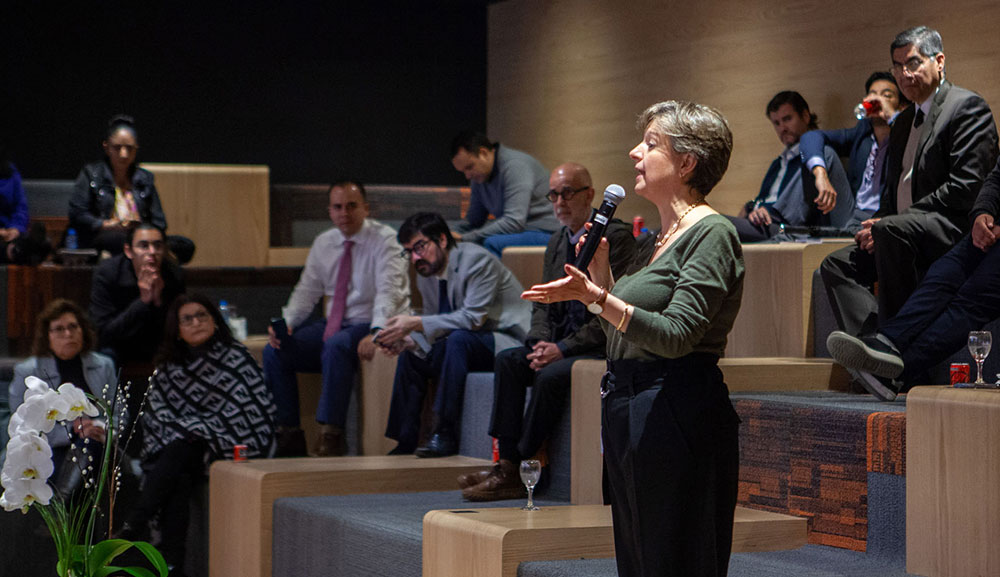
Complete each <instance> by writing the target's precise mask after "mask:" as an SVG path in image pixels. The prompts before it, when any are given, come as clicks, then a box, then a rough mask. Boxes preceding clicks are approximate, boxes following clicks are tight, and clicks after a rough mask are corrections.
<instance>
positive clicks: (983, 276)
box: [879, 235, 1000, 384]
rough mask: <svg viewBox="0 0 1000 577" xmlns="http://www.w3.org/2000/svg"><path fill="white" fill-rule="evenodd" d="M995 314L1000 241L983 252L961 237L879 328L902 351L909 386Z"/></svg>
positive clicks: (999, 309) (999, 310)
mask: <svg viewBox="0 0 1000 577" xmlns="http://www.w3.org/2000/svg"><path fill="white" fill-rule="evenodd" d="M997 316H1000V245H996V244H995V245H993V246H992V247H991V248H990V249H989V250H987V251H986V252H983V251H981V250H979V249H978V248H976V247H975V246H974V245H973V244H972V237H971V236H970V235H966V236H965V238H963V239H962V240H960V241H959V242H958V244H957V245H955V247H954V248H953V249H951V250H950V251H949V252H948V253H947V254H945V255H944V256H942V257H941V258H939V259H938V260H937V261H935V262H934V264H933V265H931V267H930V269H929V270H928V271H927V275H926V276H925V277H924V279H923V281H922V282H921V283H920V286H919V287H917V290H915V291H914V292H913V294H912V295H910V298H909V299H908V300H907V301H906V304H904V305H903V307H902V308H901V309H900V310H899V313H898V314H896V316H894V317H893V318H891V319H890V320H889V321H887V322H886V323H885V324H884V325H883V327H882V328H881V329H880V330H879V332H881V333H882V334H884V335H885V336H887V337H889V338H890V339H892V342H893V343H894V344H895V345H896V347H897V348H898V349H899V350H900V351H901V352H902V354H903V363H904V369H903V374H902V375H901V376H900V379H901V380H902V381H903V382H904V383H907V384H910V383H911V382H912V381H913V380H914V379H915V378H916V379H919V378H921V377H922V376H923V375H924V374H925V373H926V372H927V370H928V369H931V368H933V367H934V366H936V365H937V364H938V363H941V362H943V361H944V360H945V359H947V358H948V357H949V356H951V355H952V354H953V353H954V352H955V351H957V350H959V349H961V348H962V347H963V346H964V345H965V343H966V339H967V338H968V336H969V331H975V330H979V329H981V328H982V327H983V325H985V324H986V323H988V322H990V321H991V320H993V319H995V318H996V317H997Z"/></svg>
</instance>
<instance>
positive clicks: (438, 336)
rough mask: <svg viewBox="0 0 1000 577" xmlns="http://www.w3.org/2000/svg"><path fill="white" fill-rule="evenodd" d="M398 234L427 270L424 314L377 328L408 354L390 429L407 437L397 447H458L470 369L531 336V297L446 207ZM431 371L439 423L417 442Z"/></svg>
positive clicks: (420, 216) (439, 451)
mask: <svg viewBox="0 0 1000 577" xmlns="http://www.w3.org/2000/svg"><path fill="white" fill-rule="evenodd" d="M397 238H398V239H399V242H400V244H402V245H403V250H404V252H405V253H406V255H407V257H408V258H409V259H410V261H411V262H413V265H414V267H415V268H416V270H417V273H418V274H419V275H420V276H419V278H418V279H417V287H418V288H419V289H420V295H421V297H422V298H423V314H422V315H419V316H418V315H399V316H396V317H393V318H391V319H389V321H388V322H386V324H385V327H383V328H382V330H381V331H380V332H379V333H378V334H377V335H376V342H377V343H378V345H379V346H380V347H382V348H383V349H384V350H386V351H387V352H389V353H392V354H400V358H399V362H398V364H397V365H396V378H395V381H394V382H393V391H392V401H391V405H390V409H389V423H388V425H387V427H386V436H387V437H389V438H390V439H395V440H396V441H398V442H399V445H398V446H397V447H396V448H395V449H394V450H393V454H409V453H413V452H414V450H415V449H416V454H417V456H418V457H443V456H447V455H453V454H455V453H457V452H458V429H459V420H460V418H461V410H462V396H463V393H464V390H465V378H466V376H467V375H468V374H469V372H470V371H491V370H493V361H494V355H495V353H496V352H497V351H501V350H503V349H506V348H510V347H513V346H517V345H519V344H520V343H521V342H523V341H524V337H525V335H526V334H527V331H528V325H529V323H530V317H531V309H530V304H529V303H528V302H527V301H523V300H521V292H522V291H523V288H522V287H521V284H520V283H519V282H517V279H516V278H514V275H513V274H512V273H511V272H510V271H509V270H507V268H506V267H504V266H503V264H501V263H500V261H499V260H497V258H496V257H495V256H493V255H492V254H490V252H489V251H487V250H486V249H485V248H483V247H481V246H479V245H477V244H472V243H466V242H463V243H461V244H457V243H456V242H455V239H454V238H453V237H452V235H451V231H450V230H449V229H448V224H447V223H446V222H445V221H444V218H442V217H441V215H440V214H437V213H430V212H421V213H417V214H415V215H413V216H411V217H409V218H408V219H406V220H405V221H404V222H403V224H402V226H400V228H399V234H398V235H397ZM428 379H434V380H436V381H437V383H438V386H437V394H436V395H435V398H434V416H435V421H434V428H433V434H432V435H431V438H430V440H429V441H428V443H427V445H426V446H423V447H420V448H419V449H417V441H418V436H419V433H420V410H421V407H422V405H423V399H424V394H425V392H426V388H427V380H428Z"/></svg>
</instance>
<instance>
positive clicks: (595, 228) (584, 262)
mask: <svg viewBox="0 0 1000 577" xmlns="http://www.w3.org/2000/svg"><path fill="white" fill-rule="evenodd" d="M623 200H625V189H624V188H622V187H620V186H618V185H617V184H609V185H608V187H607V188H605V189H604V202H602V203H601V207H600V208H598V209H597V212H595V213H594V215H593V216H592V217H590V231H589V232H587V240H586V241H584V243H583V247H581V248H580V254H578V255H576V262H575V263H574V264H573V266H575V267H576V268H578V269H580V270H581V271H583V272H585V273H586V272H587V266H589V265H590V259H592V258H594V253H595V252H597V247H598V245H600V244H601V238H602V237H603V236H604V229H606V228H608V221H609V220H611V217H613V216H614V215H615V209H616V208H618V203H620V202H621V201H623Z"/></svg>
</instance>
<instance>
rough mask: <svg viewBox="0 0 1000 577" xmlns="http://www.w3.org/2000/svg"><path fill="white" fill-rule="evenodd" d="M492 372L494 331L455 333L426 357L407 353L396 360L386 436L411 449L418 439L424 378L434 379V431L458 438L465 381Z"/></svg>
mask: <svg viewBox="0 0 1000 577" xmlns="http://www.w3.org/2000/svg"><path fill="white" fill-rule="evenodd" d="M491 370H493V333H491V332H487V331H468V330H464V329H460V330H455V331H452V332H451V333H449V334H448V336H447V337H445V338H443V339H440V340H438V341H436V342H435V343H434V344H433V345H432V346H431V352H430V354H428V355H427V357H425V358H420V357H418V356H417V355H415V354H413V353H411V352H409V351H407V352H405V353H403V354H401V355H400V356H399V362H398V363H397V364H396V378H395V380H394V381H393V383H392V401H391V402H390V406H389V423H388V425H387V426H386V431H385V436H386V437H389V438H390V439H395V440H397V441H399V445H400V447H403V448H404V449H406V450H408V451H410V450H413V449H415V448H416V446H417V441H418V437H419V436H420V410H421V408H422V406H423V403H424V395H425V393H426V392H427V380H428V379H437V383H438V387H437V394H436V395H435V397H434V415H435V417H436V421H437V425H436V427H435V432H447V433H450V434H452V435H454V436H455V437H456V438H457V436H458V422H459V419H460V418H461V417H462V397H463V396H464V395H465V378H466V377H467V376H468V375H469V373H470V372H472V371H491Z"/></svg>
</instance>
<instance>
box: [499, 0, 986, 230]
mask: <svg viewBox="0 0 1000 577" xmlns="http://www.w3.org/2000/svg"><path fill="white" fill-rule="evenodd" d="M904 6H905V12H903V7H904ZM998 22H1000V4H998V3H996V2H995V1H991V0H955V1H953V2H949V3H946V4H945V3H941V2H929V1H926V0H914V1H911V2H906V3H898V2H886V1H882V0H867V1H860V0H842V1H840V2H819V1H816V0H799V1H795V2H783V1H781V0H778V1H774V0H721V1H719V0H708V1H703V2H678V1H676V0H668V1H663V0H634V1H629V2H613V1H610V0H550V1H538V0H506V1H504V2H499V3H495V4H492V5H491V6H490V8H489V24H488V28H489V50H488V53H489V72H488V74H489V76H488V100H487V119H488V130H489V135H490V136H491V137H492V138H494V139H498V140H500V141H502V142H504V143H506V144H508V145H510V146H513V147H515V148H520V149H522V150H525V151H527V152H530V153H531V154H533V155H535V156H536V157H537V158H538V159H539V160H541V161H542V163H543V164H545V165H546V166H549V167H554V166H556V165H557V164H559V163H561V162H565V161H568V160H574V161H577V162H580V163H582V164H584V165H585V166H587V167H588V168H589V169H590V171H591V174H592V175H593V177H594V183H595V187H602V188H603V187H604V186H605V185H607V184H608V183H611V182H617V183H620V184H622V185H624V186H625V188H626V190H627V191H629V192H630V193H631V185H632V183H633V182H634V178H635V172H634V171H633V169H632V162H631V161H630V160H629V159H628V157H627V154H628V151H629V150H630V149H631V148H632V147H633V146H634V145H635V144H636V143H637V142H638V139H639V132H638V131H637V130H636V128H635V119H636V116H637V115H638V114H639V113H640V112H641V111H642V110H643V109H644V108H645V107H646V106H648V105H650V104H653V103H654V102H657V101H661V100H666V99H685V100H694V101H698V102H702V103H704V104H709V105H712V106H715V107H716V108H719V109H720V110H721V111H722V112H723V114H725V115H726V117H727V118H728V119H729V123H730V127H731V128H732V130H733V134H734V143H735V148H734V151H733V156H732V159H731V161H730V165H729V171H728V173H727V174H726V177H725V178H724V179H723V180H722V182H721V183H720V184H719V186H718V187H717V188H716V189H715V191H713V193H712V195H711V196H710V197H709V200H710V201H711V202H712V204H713V205H714V206H715V207H716V208H717V209H718V210H719V211H720V212H724V213H735V211H736V210H738V207H739V206H740V205H741V204H742V203H743V202H744V201H746V200H748V199H750V198H752V197H753V196H755V195H756V193H757V191H758V189H759V187H760V181H761V179H762V178H763V177H764V172H765V171H766V170H767V167H768V164H769V163H770V162H771V160H773V159H774V157H775V156H777V154H778V153H779V152H780V151H781V144H780V142H779V141H778V139H777V138H776V137H775V135H774V131H773V130H772V129H771V126H770V123H769V122H768V120H767V118H766V117H765V115H764V107H765V106H766V104H767V102H768V100H770V98H771V97H772V96H773V95H774V94H775V93H777V92H779V91H781V90H798V91H799V92H801V93H802V95H803V96H805V98H806V100H807V101H808V102H809V104H810V106H811V108H812V110H813V112H815V113H817V114H818V115H819V117H820V127H821V128H841V127H845V126H850V125H853V123H854V122H855V120H854V117H853V116H852V114H851V109H852V108H853V107H854V105H855V104H856V103H857V102H858V100H859V99H860V98H861V97H862V96H863V92H864V81H865V79H867V77H868V75H869V74H870V73H871V72H873V71H875V70H879V69H883V70H885V69H888V68H889V65H890V58H889V45H890V44H891V42H892V39H893V37H894V36H895V35H896V34H897V33H898V32H900V31H901V30H903V29H905V28H908V27H910V26H916V25H919V24H924V25H927V26H931V27H932V28H936V29H937V30H938V31H939V32H941V35H942V37H943V39H944V49H945V56H946V58H947V60H946V70H947V77H948V79H949V80H951V81H952V82H954V83H956V84H958V85H960V86H964V87H966V88H969V89H972V90H975V91H976V92H979V93H980V94H982V95H983V96H984V97H985V98H986V100H987V102H989V103H990V104H991V105H993V106H1000V75H998V74H996V72H997V70H998V69H1000V35H998V34H997V33H996V27H997V23H998ZM637 213H638V214H643V215H644V216H645V217H646V222H647V224H649V225H650V226H658V222H659V217H658V216H657V215H656V214H655V211H654V209H653V207H652V205H651V204H650V203H648V202H646V201H644V200H642V199H639V198H638V197H635V196H634V195H631V196H630V197H629V198H627V199H626V201H625V204H624V206H623V210H621V211H620V212H619V215H620V216H621V217H622V218H623V219H625V220H628V219H631V217H632V216H633V215H635V214H637Z"/></svg>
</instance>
